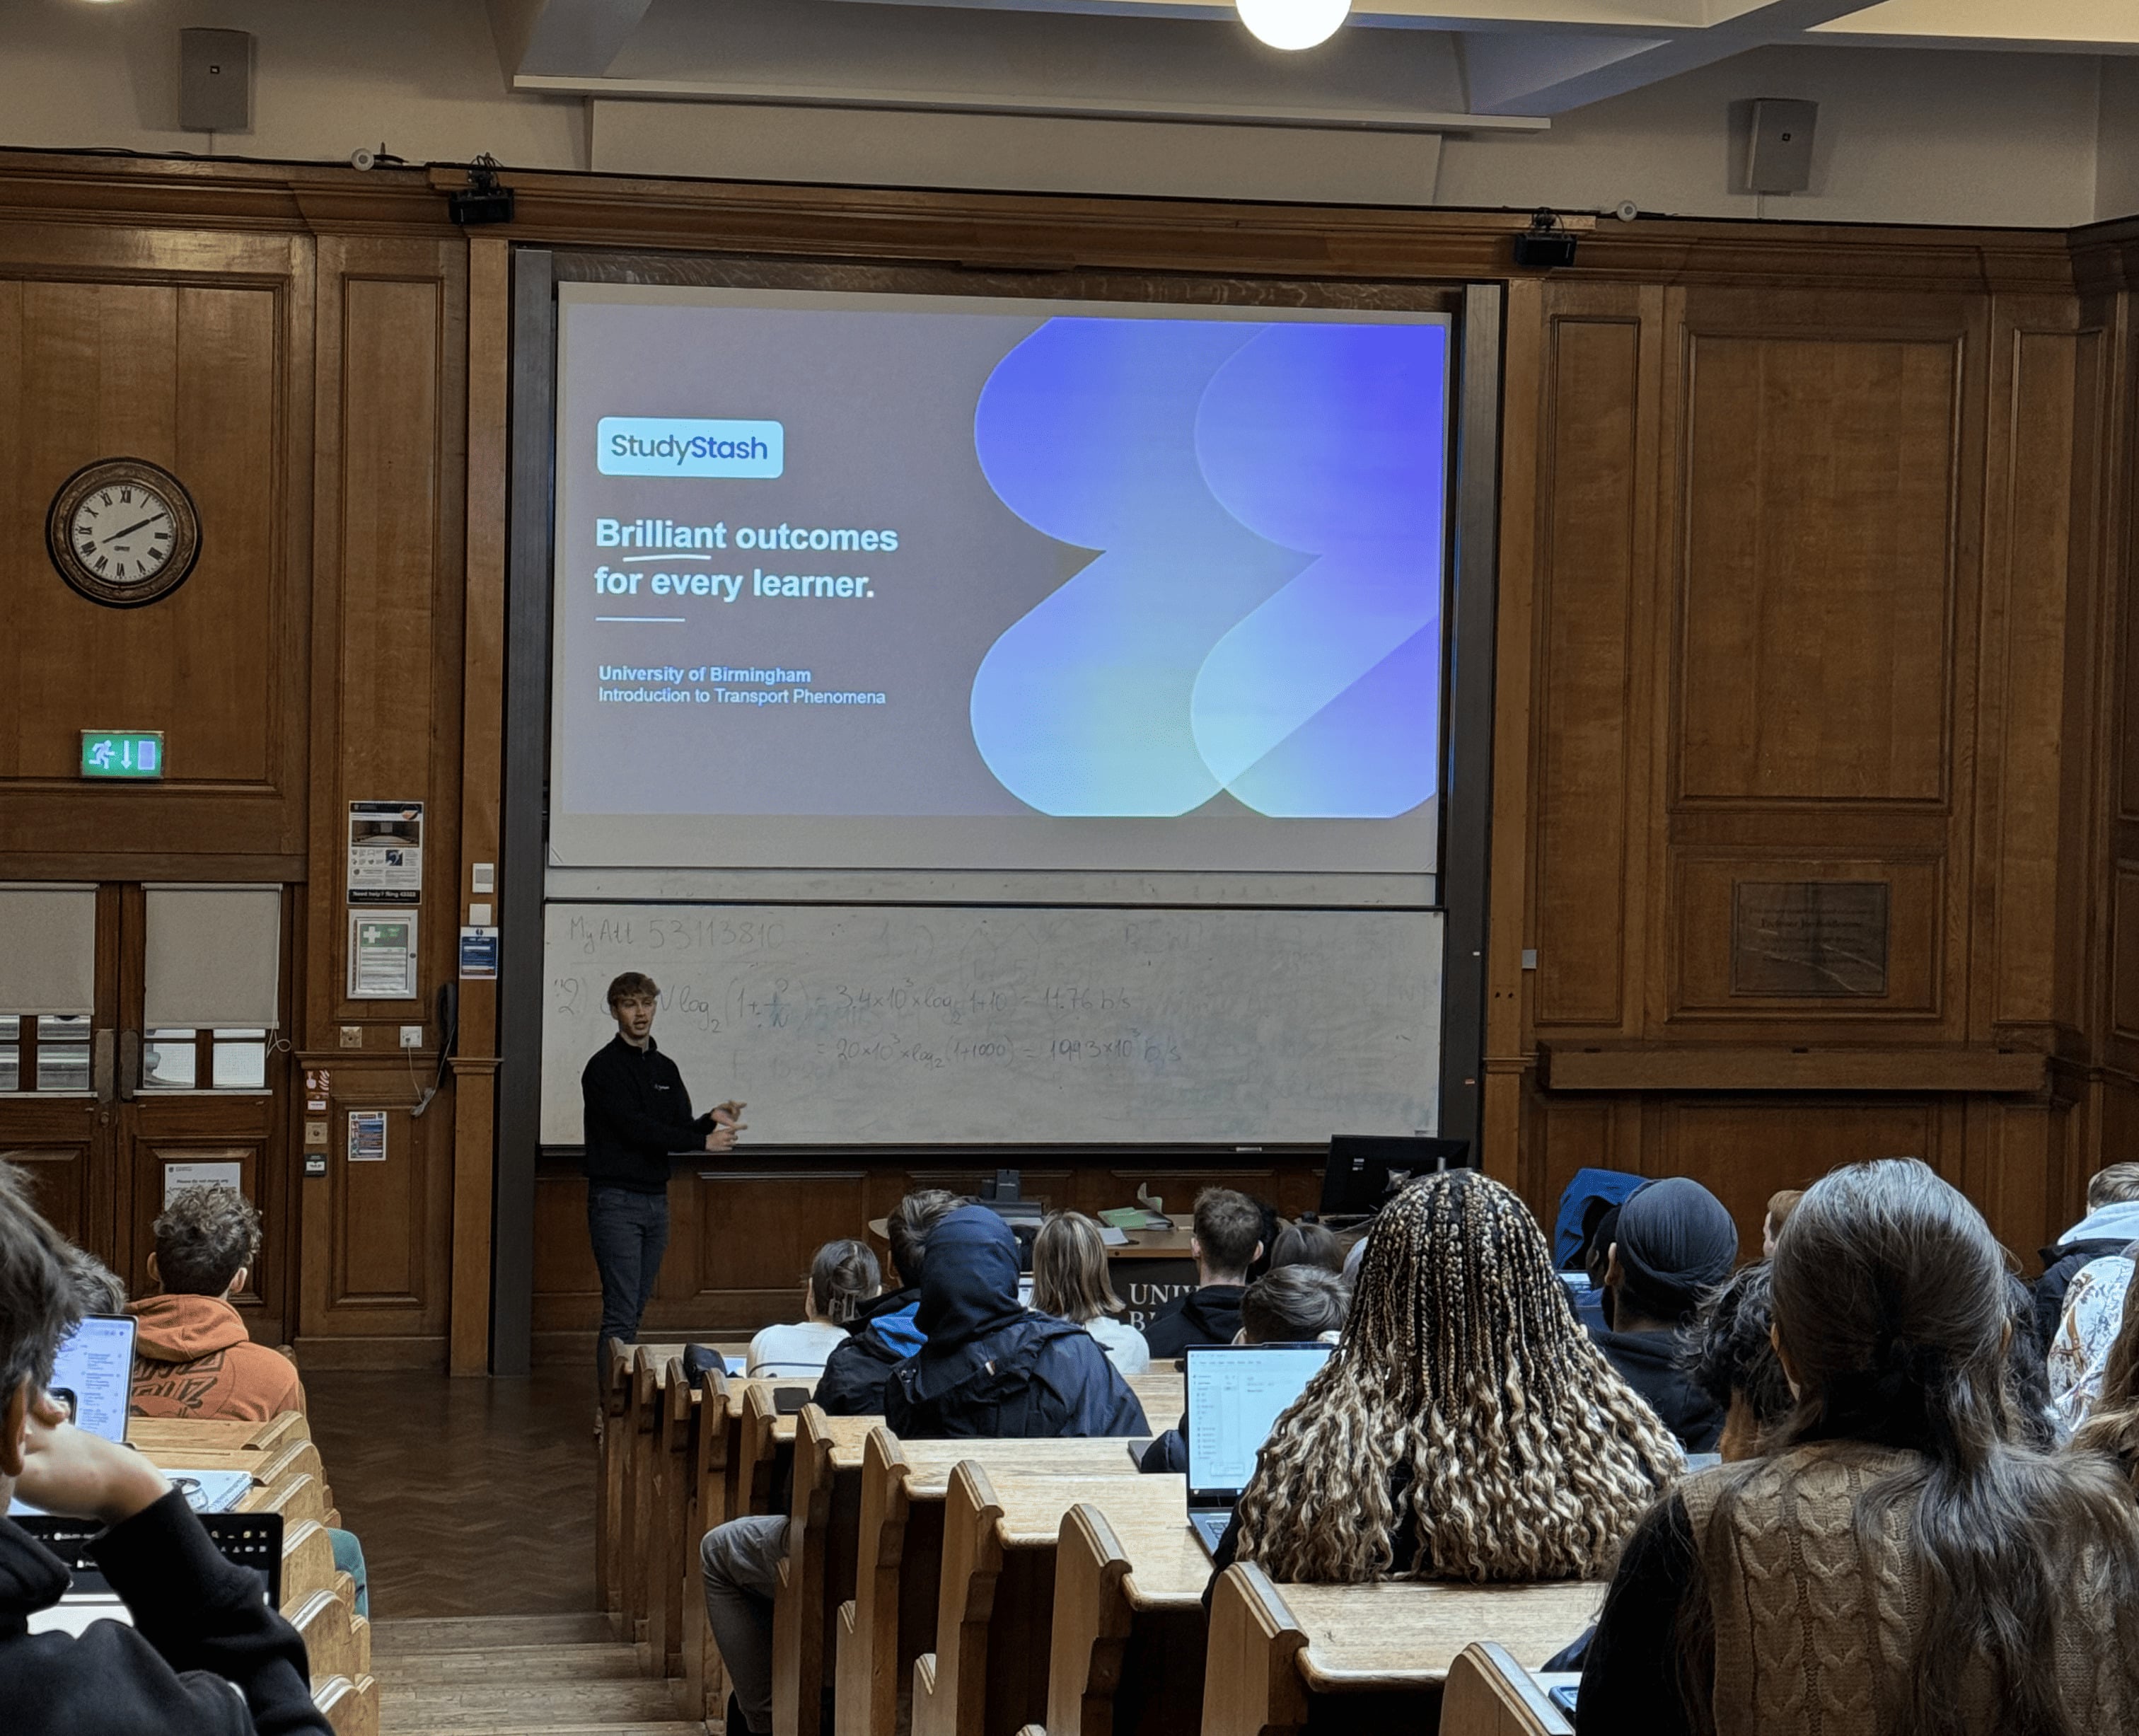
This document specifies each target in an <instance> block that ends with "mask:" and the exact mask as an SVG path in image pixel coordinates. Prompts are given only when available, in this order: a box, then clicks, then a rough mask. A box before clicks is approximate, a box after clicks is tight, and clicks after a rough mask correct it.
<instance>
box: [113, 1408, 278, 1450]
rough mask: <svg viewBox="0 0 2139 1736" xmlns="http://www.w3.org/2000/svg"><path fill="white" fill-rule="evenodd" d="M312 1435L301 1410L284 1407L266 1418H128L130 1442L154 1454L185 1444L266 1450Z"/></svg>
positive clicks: (128, 1441) (228, 1448) (127, 1439)
mask: <svg viewBox="0 0 2139 1736" xmlns="http://www.w3.org/2000/svg"><path fill="white" fill-rule="evenodd" d="M311 1438H312V1432H311V1428H310V1426H309V1425H307V1424H306V1421H305V1414H304V1412H302V1411H301V1410H284V1411H281V1412H279V1413H278V1414H277V1415H274V1416H271V1417H269V1418H268V1419H267V1420H266V1421H265V1422H252V1421H248V1420H244V1419H242V1418H234V1419H229V1420H225V1419H223V1418H221V1417H198V1416H130V1417H129V1418H127V1420H126V1444H127V1445H129V1446H130V1447H138V1448H139V1449H141V1451H143V1452H144V1453H147V1454H150V1455H152V1456H153V1455H154V1454H159V1453H164V1452H175V1451H178V1450H179V1449H182V1448H193V1449H199V1450H201V1451H203V1452H211V1453H241V1452H252V1453H264V1452H267V1451H268V1450H269V1449H272V1448H275V1447H279V1446H281V1445H282V1444H285V1443H286V1442H288V1441H292V1440H310V1439H311Z"/></svg>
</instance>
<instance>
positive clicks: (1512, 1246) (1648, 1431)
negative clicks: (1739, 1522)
mask: <svg viewBox="0 0 2139 1736" xmlns="http://www.w3.org/2000/svg"><path fill="white" fill-rule="evenodd" d="M1683 1464H1684V1460H1683V1459H1682V1458H1681V1455H1680V1453H1679V1449H1678V1444H1677V1443H1676V1441H1674V1440H1673V1439H1672V1436H1671V1433H1670V1431H1669V1430H1667V1429H1666V1428H1665V1427H1664V1426H1663V1425H1662V1423H1660V1422H1658V1421H1657V1418H1656V1415H1655V1413H1654V1412H1652V1410H1650V1409H1649V1407H1648V1406H1647V1405H1644V1404H1643V1403H1642V1401H1641V1400H1640V1399H1638V1398H1637V1397H1636V1396H1635V1395H1634V1393H1633V1391H1632V1389H1631V1388H1630V1387H1628V1386H1627V1383H1626V1382H1625V1381H1624V1380H1621V1379H1620V1378H1619V1376H1618V1375H1617V1374H1616V1373H1614V1372H1613V1369H1612V1366H1611V1364H1610V1363H1608V1361H1605V1359H1604V1356H1603V1352H1602V1351H1599V1350H1598V1348H1597V1346H1595V1345H1593V1344H1592V1343H1591V1342H1590V1341H1589V1340H1588V1338H1587V1337H1585V1336H1583V1333H1582V1332H1581V1331H1580V1330H1579V1328H1578V1327H1576V1325H1575V1323H1574V1315H1573V1313H1572V1312H1570V1311H1569V1308H1568V1306H1567V1298H1566V1294H1565V1292H1564V1288H1563V1287H1562V1286H1561V1283H1560V1281H1559V1275H1558V1274H1557V1273H1555V1272H1554V1270H1553V1265H1552V1253H1551V1251H1550V1249H1549V1248H1547V1247H1546V1246H1545V1241H1544V1235H1543V1234H1542V1233H1540V1232H1539V1229H1538V1227H1537V1224H1536V1223H1535V1222H1534V1220H1533V1219H1532V1218H1531V1217H1530V1213H1529V1212H1528V1211H1527V1210H1526V1209H1525V1207H1524V1205H1523V1203H1522V1202H1521V1201H1520V1199H1516V1197H1515V1195H1514V1194H1512V1193H1510V1191H1509V1190H1508V1189H1506V1188H1505V1187H1503V1186H1501V1185H1500V1183H1498V1182H1496V1181H1493V1180H1491V1179H1488V1178H1487V1177H1486V1176H1484V1175H1481V1174H1479V1173H1478V1172H1477V1171H1476V1170H1446V1171H1443V1172H1441V1173H1440V1174H1433V1175H1428V1176H1424V1177H1422V1178H1421V1179H1419V1180H1417V1181H1415V1182H1413V1183H1412V1184H1411V1185H1410V1186H1408V1187H1407V1188H1406V1189H1404V1190H1403V1191H1402V1193H1401V1194H1398V1195H1397V1197H1396V1198H1395V1199H1393V1200H1392V1201H1390V1202H1389V1204H1387V1205H1386V1206H1384V1207H1383V1209H1382V1213H1381V1216H1380V1217H1379V1219H1377V1220H1376V1222H1375V1224H1374V1233H1373V1236H1372V1237H1371V1238H1369V1239H1368V1243H1367V1253H1366V1256H1365V1258H1364V1259H1363V1260H1362V1262H1361V1263H1360V1266H1359V1281H1358V1286H1357V1287H1356V1288H1355V1289H1354V1291H1353V1297H1352V1307H1351V1312H1350V1313H1349V1314H1348V1316H1347V1317H1346V1319H1345V1322H1344V1336H1343V1339H1342V1341H1340V1342H1339V1345H1338V1346H1337V1350H1336V1353H1335V1354H1334V1356H1331V1357H1330V1359H1329V1361H1328V1363H1327V1364H1325V1365H1324V1367H1323V1368H1322V1370H1321V1371H1320V1372H1319V1373H1318V1374H1317V1375H1316V1376H1314V1379H1312V1380H1309V1382H1308V1384H1307V1390H1305V1391H1304V1393H1302V1394H1301V1395H1300V1398H1299V1399H1298V1400H1297V1401H1296V1402H1295V1403H1294V1404H1293V1405H1292V1406H1291V1407H1290V1409H1289V1410H1286V1411H1285V1413H1284V1415H1281V1416H1280V1417H1279V1418H1278V1420H1277V1425H1276V1426H1275V1428H1274V1429H1273V1430H1271V1431H1270V1440H1269V1442H1268V1443H1267V1444H1265V1446H1264V1448H1263V1449H1262V1454H1261V1457H1260V1459H1259V1460H1258V1461H1257V1464H1256V1467H1255V1476H1254V1478H1253V1479H1252V1480H1251V1482H1250V1483H1249V1484H1248V1487H1247V1489H1246V1493H1243V1494H1242V1496H1241V1504H1240V1506H1239V1508H1237V1509H1236V1512H1235V1513H1234V1515H1233V1523H1232V1524H1231V1526H1230V1527H1229V1528H1227V1530H1226V1535H1225V1537H1224V1539H1223V1540H1222V1541H1221V1544H1220V1547H1219V1549H1218V1553H1217V1557H1216V1560H1217V1566H1218V1567H1219V1568H1220V1569H1221V1570H1222V1569H1223V1568H1224V1567H1226V1566H1227V1565H1229V1564H1230V1563H1231V1562H1232V1561H1233V1560H1234V1559H1235V1558H1236V1557H1237V1558H1238V1559H1240V1560H1241V1561H1251V1562H1260V1563H1261V1565H1262V1567H1263V1568H1264V1569H1265V1572H1268V1573H1269V1574H1270V1577H1271V1578H1273V1579H1275V1580H1278V1581H1280V1582H1283V1581H1288V1580H1290V1581H1304V1582H1309V1583H1313V1584H1321V1585H1360V1584H1366V1583H1368V1582H1373V1581H1375V1580H1379V1579H1388V1578H1394V1577H1415V1578H1421V1579H1467V1580H1538V1579H1580V1578H1588V1577H1593V1576H1596V1575H1599V1574H1601V1573H1603V1572H1604V1571H1605V1569H1606V1568H1607V1567H1608V1566H1609V1565H1610V1563H1611V1561H1612V1559H1613V1556H1614V1555H1615V1554H1616V1552H1618V1547H1619V1545H1620V1543H1621V1542H1623V1540H1624V1539H1625V1537H1626V1536H1627V1533H1628V1532H1631V1531H1632V1529H1633V1528H1634V1524H1635V1522H1636V1521H1637V1520H1638V1519H1639V1518H1641V1516H1642V1513H1644V1512H1645V1511H1647V1508H1648V1507H1649V1505H1650V1503H1652V1501H1653V1500H1654V1499H1655V1498H1656V1496H1657V1493H1658V1492H1659V1491H1660V1490H1662V1489H1664V1488H1668V1487H1669V1486H1670V1484H1671V1483H1672V1482H1673V1481H1675V1480H1676V1478H1677V1477H1678V1475H1679V1474H1680V1472H1681V1469H1682V1468H1683Z"/></svg>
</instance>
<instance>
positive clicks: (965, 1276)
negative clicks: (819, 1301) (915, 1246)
mask: <svg viewBox="0 0 2139 1736" xmlns="http://www.w3.org/2000/svg"><path fill="white" fill-rule="evenodd" d="M914 1323H915V1324H916V1325H917V1326H918V1327H919V1328H920V1329H921V1331H923V1333H925V1334H926V1335H927V1338H928V1341H927V1342H926V1343H925V1344H923V1346H922V1347H921V1349H920V1350H919V1351H918V1352H917V1353H916V1354H915V1355H913V1356H910V1357H908V1359H907V1360H906V1361H903V1362H902V1363H900V1364H899V1365H898V1367H897V1368H895V1369H893V1371H892V1377H891V1382H890V1385H889V1386H888V1389H887V1390H886V1391H885V1394H884V1405H883V1409H884V1420H885V1421H886V1422H887V1423H888V1424H889V1425H890V1426H891V1430H892V1432H893V1434H903V1435H910V1436H912V1437H913V1438H914V1439H931V1438H940V1437H946V1436H955V1435H966V1436H979V1435H990V1436H995V1437H997V1438H1001V1439H1032V1438H1035V1437H1041V1436H1048V1437H1054V1436H1072V1435H1104V1434H1123V1435H1127V1434H1149V1433H1150V1432H1151V1429H1150V1425H1148V1424H1147V1423H1146V1422H1145V1420H1144V1415H1143V1405H1139V1404H1138V1402H1137V1398H1136V1395H1135V1394H1134V1393H1133V1392H1131V1391H1130V1390H1129V1389H1128V1385H1126V1384H1125V1383H1124V1382H1123V1380H1122V1377H1121V1376H1120V1375H1119V1374H1118V1373H1117V1372H1116V1371H1115V1369H1114V1364H1113V1363H1111V1362H1109V1361H1108V1360H1107V1353H1106V1352H1105V1351H1104V1350H1102V1349H1100V1347H1099V1343H1098V1341H1096V1340H1095V1339H1094V1337H1093V1336H1092V1335H1091V1334H1090V1333H1089V1332H1087V1331H1085V1330H1084V1328H1083V1327H1079V1326H1072V1325H1070V1324H1069V1322H1067V1321H1065V1320H1057V1319H1055V1318H1054V1317H1051V1316H1050V1315H1045V1314H1035V1313H1032V1312H1029V1311H1028V1310H1027V1309H1026V1308H1025V1306H1024V1304H1023V1303H1021V1302H1019V1300H1018V1296H1017V1240H1016V1237H1014V1236H1013V1235H1011V1231H1010V1227H1009V1225H1007V1224H1005V1223H1004V1222H1003V1220H1002V1219H1001V1218H999V1217H997V1216H996V1214H994V1213H993V1212H991V1211H990V1210H988V1209H986V1207H985V1206H963V1207H961V1208H960V1209H958V1210H957V1211H955V1212H953V1213H952V1214H950V1216H948V1217H947V1218H946V1219H943V1221H942V1223H940V1224H937V1226H936V1228H934V1229H933V1230H932V1232H930V1233H929V1237H928V1262H927V1264H926V1265H925V1266H924V1267H923V1269H922V1273H921V1306H920V1308H919V1310H918V1312H917V1313H916V1314H915V1317H914Z"/></svg>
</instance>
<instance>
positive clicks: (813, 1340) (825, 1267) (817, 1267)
mask: <svg viewBox="0 0 2139 1736" xmlns="http://www.w3.org/2000/svg"><path fill="white" fill-rule="evenodd" d="M881 1289H883V1272H882V1270H881V1269H880V1268H879V1267H878V1265H877V1263H876V1256H875V1255H874V1254H873V1253H870V1252H869V1245H868V1243H864V1242H827V1243H825V1245H824V1246H823V1247H822V1248H819V1249H818V1250H817V1257H816V1258H815V1259H814V1260H812V1261H811V1262H810V1276H809V1277H806V1278H805V1279H804V1280H803V1282H802V1313H803V1319H802V1322H801V1323H800V1325H797V1326H791V1327H790V1326H778V1327H763V1328H761V1330H760V1331H759V1332H758V1334H757V1336H756V1337H755V1338H753V1339H751V1341H750V1355H749V1356H748V1357H747V1358H746V1361H747V1362H748V1364H749V1368H750V1373H751V1378H752V1379H765V1378H775V1379H782V1378H784V1379H797V1380H815V1379H816V1378H817V1376H820V1375H821V1374H822V1373H824V1371H825V1360H826V1359H827V1358H828V1357H829V1356H830V1355H831V1354H832V1352H833V1351H835V1350H837V1349H838V1348H839V1346H841V1345H843V1344H844V1343H845V1342H846V1341H847V1328H848V1327H849V1325H850V1324H852V1323H853V1322H854V1320H855V1319H856V1318H857V1317H859V1315H860V1313H861V1311H862V1310H863V1309H864V1308H865V1307H868V1306H869V1303H870V1302H874V1301H875V1300H876V1296H877V1292H879V1291H880V1290H881Z"/></svg>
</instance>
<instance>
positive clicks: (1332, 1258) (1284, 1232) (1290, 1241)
mask: <svg viewBox="0 0 2139 1736" xmlns="http://www.w3.org/2000/svg"><path fill="white" fill-rule="evenodd" d="M1344 1253H1345V1248H1344V1241H1343V1239H1342V1238H1340V1237H1339V1235H1338V1233H1337V1232H1336V1231H1335V1230H1334V1229H1332V1228H1330V1227H1329V1225H1328V1224H1287V1225H1286V1226H1285V1228H1283V1229H1281V1230H1280V1231H1279V1232H1278V1233H1277V1241H1276V1242H1275V1243H1274V1244H1273V1245H1272V1247H1271V1248H1270V1270H1271V1271H1272V1272H1275V1271H1276V1270H1278V1268H1280V1267H1283V1266H1319V1267H1321V1268H1323V1269H1324V1271H1325V1272H1342V1271H1343V1270H1344Z"/></svg>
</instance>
